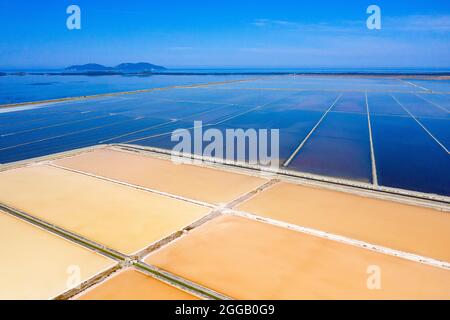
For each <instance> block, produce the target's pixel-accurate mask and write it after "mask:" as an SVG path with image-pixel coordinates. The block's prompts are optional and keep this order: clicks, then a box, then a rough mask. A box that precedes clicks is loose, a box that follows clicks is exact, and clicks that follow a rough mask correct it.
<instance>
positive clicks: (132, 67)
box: [64, 62, 167, 73]
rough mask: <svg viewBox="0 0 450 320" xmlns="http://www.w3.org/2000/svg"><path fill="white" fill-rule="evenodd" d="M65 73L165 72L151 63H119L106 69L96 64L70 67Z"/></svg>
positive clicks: (162, 68)
mask: <svg viewBox="0 0 450 320" xmlns="http://www.w3.org/2000/svg"><path fill="white" fill-rule="evenodd" d="M64 70H65V71H68V72H78V73H80V72H81V73H99V72H100V73H108V72H111V73H151V72H155V71H163V70H167V69H166V68H164V67H162V66H157V65H154V64H151V63H146V62H139V63H121V64H119V65H117V66H116V67H114V68H113V67H106V66H103V65H101V64H97V63H88V64H83V65H74V66H70V67H68V68H66V69H64Z"/></svg>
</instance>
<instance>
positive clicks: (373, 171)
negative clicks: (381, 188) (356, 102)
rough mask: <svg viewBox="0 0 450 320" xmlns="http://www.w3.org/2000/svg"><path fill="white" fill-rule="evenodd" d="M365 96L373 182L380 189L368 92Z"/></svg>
mask: <svg viewBox="0 0 450 320" xmlns="http://www.w3.org/2000/svg"><path fill="white" fill-rule="evenodd" d="M365 96H366V110H367V123H368V126H369V141H370V158H371V162H372V179H373V180H372V181H373V185H374V186H375V187H378V174H377V164H376V161H375V150H374V147H373V135H372V123H371V121H370V108H369V97H368V96H367V92H366V94H365Z"/></svg>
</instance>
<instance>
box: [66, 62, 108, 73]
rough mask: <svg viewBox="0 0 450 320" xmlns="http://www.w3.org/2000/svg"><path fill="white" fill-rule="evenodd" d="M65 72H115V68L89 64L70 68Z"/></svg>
mask: <svg viewBox="0 0 450 320" xmlns="http://www.w3.org/2000/svg"><path fill="white" fill-rule="evenodd" d="M64 70H66V71H71V72H80V71H81V72H88V71H114V68H111V67H105V66H102V65H101V64H97V63H88V64H83V65H75V66H70V67H68V68H66V69H64Z"/></svg>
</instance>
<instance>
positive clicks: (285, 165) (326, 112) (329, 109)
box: [283, 93, 342, 167]
mask: <svg viewBox="0 0 450 320" xmlns="http://www.w3.org/2000/svg"><path fill="white" fill-rule="evenodd" d="M341 97H342V93H341V94H340V95H339V96H338V97H337V98H336V100H334V102H333V104H332V105H331V106H330V107H329V108H328V110H327V111H325V113H324V114H323V115H322V117H321V118H320V119H319V121H318V122H317V123H316V125H315V126H314V128H312V129H311V131H310V132H309V133H308V135H307V136H306V137H305V139H303V141H302V142H301V143H300V144H299V146H298V147H297V148H296V149H295V150H294V152H293V153H292V154H291V156H290V157H289V158H288V159H287V160H286V162H285V163H283V167H288V166H289V165H290V164H291V162H292V161H293V160H294V158H295V157H296V156H297V154H298V153H299V152H300V150H301V149H302V148H303V146H304V145H305V144H306V142H307V141H308V140H309V138H310V137H311V136H312V134H313V133H314V131H316V129H317V128H318V127H319V125H320V124H321V122H322V121H323V119H325V117H326V116H327V115H328V113H329V112H330V111H331V109H333V107H334V106H335V105H336V103H337V102H338V101H339V99H340V98H341Z"/></svg>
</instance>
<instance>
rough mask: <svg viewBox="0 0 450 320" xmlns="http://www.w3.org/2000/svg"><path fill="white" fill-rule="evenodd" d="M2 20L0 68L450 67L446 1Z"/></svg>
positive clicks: (202, 4) (23, 8)
mask: <svg viewBox="0 0 450 320" xmlns="http://www.w3.org/2000/svg"><path fill="white" fill-rule="evenodd" d="M71 4H76V5H78V6H79V7H80V8H81V30H68V29H67V27H66V19H67V17H68V14H67V13H66V9H67V7H68V6H69V5H71ZM371 4H377V5H378V6H380V8H381V10H382V11H381V13H382V29H381V30H369V29H367V27H366V19H367V17H368V14H367V13H366V9H367V7H368V6H369V5H371ZM0 26H1V28H0V68H58V67H65V66H68V65H72V64H83V63H90V62H96V63H101V64H105V65H115V64H118V63H121V62H139V61H146V62H151V63H155V64H160V65H164V66H168V67H338V68H339V67H355V68H368V67H375V68H376V67H435V68H440V67H445V68H449V67H450V0H405V1H400V0H370V1H366V0H347V1H345V0H341V1H338V0H328V1H327V0H303V1H302V0H270V1H268V0H208V1H205V0H203V1H199V0H190V1H189V0H121V1H114V0H70V1H66V0H39V1H38V0H35V1H30V0H0Z"/></svg>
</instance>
